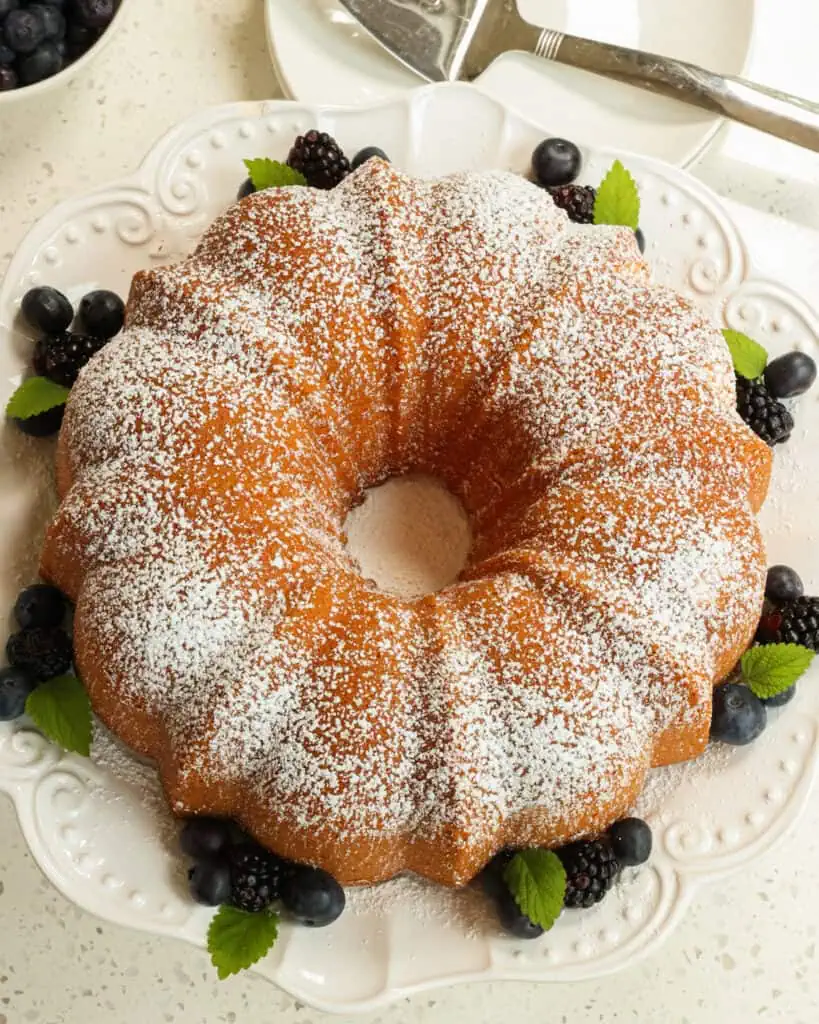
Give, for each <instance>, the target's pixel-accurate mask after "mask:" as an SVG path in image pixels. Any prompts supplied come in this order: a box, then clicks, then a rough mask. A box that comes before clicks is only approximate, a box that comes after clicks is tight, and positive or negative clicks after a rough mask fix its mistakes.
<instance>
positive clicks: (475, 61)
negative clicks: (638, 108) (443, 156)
mask: <svg viewBox="0 0 819 1024" xmlns="http://www.w3.org/2000/svg"><path fill="white" fill-rule="evenodd" d="M341 3H342V5H343V6H344V7H345V8H346V9H347V10H348V11H349V12H350V13H351V14H352V15H353V17H355V18H356V20H357V21H359V22H360V23H361V25H362V26H363V28H365V29H366V30H367V32H369V33H370V35H372V36H373V37H374V38H375V39H376V40H377V41H378V42H379V43H381V45H382V46H384V47H386V49H388V50H389V51H390V53H392V54H393V55H394V56H395V57H396V58H397V59H398V60H400V61H401V62H402V63H403V64H406V65H407V66H408V67H409V68H411V69H412V70H413V71H415V72H416V73H417V74H419V75H421V76H422V77H423V78H426V79H427V80H428V81H430V82H454V81H458V80H465V81H471V80H472V79H473V78H475V77H477V76H478V75H479V74H480V73H481V72H482V71H485V70H486V68H488V67H489V65H490V64H491V63H492V62H493V61H494V60H495V58H496V57H499V56H500V55H501V54H502V53H506V52H508V51H510V50H518V51H524V52H526V53H533V54H536V55H537V56H538V57H543V58H545V59H546V60H552V61H556V62H558V63H559V64H567V65H569V66H571V67H575V68H582V69H583V70H585V71H591V72H594V74H597V75H602V76H604V77H605V78H614V79H617V80H618V81H621V82H627V83H628V84H629V85H635V86H637V87H639V88H641V89H646V90H648V91H649V92H654V93H659V94H660V95H662V96H670V97H672V98H673V99H676V100H681V101H682V102H683V103H688V104H691V105H693V106H696V107H701V108H703V109H704V110H709V111H711V112H713V113H716V114H720V115H722V116H723V117H727V118H730V119H731V120H733V121H738V122H740V123H741V124H747V125H750V126H751V127H752V128H757V129H759V130H760V131H763V132H767V133H768V134H770V135H776V136H778V137H779V138H781V139H787V141H788V142H794V143H796V144H797V145H798V146H804V147H805V148H806V149H811V150H814V151H815V152H819V104H817V103H812V102H810V101H808V100H805V99H800V98H799V97H798V96H790V95H788V94H787V93H784V92H779V91H778V90H776V89H769V88H767V87H766V86H762V85H755V84H754V83H753V82H748V81H746V80H745V79H743V78H736V77H734V76H731V75H718V74H715V73H714V72H712V71H706V70H705V69H704V68H700V67H697V66H696V65H695V64H688V63H686V62H685V61H680V60H674V59H673V58H670V57H661V56H658V55H657V54H654V53H646V52H645V51H643V50H632V49H629V48H627V47H625V46H613V45H611V44H610V43H598V42H594V41H593V40H591V39H581V38H580V37H578V36H571V35H565V34H564V33H563V32H556V31H554V30H553V29H548V28H538V27H537V26H535V25H531V24H530V23H529V22H528V21H525V20H524V19H523V18H522V17H521V16H520V14H519V13H518V9H517V4H516V2H515V0H341Z"/></svg>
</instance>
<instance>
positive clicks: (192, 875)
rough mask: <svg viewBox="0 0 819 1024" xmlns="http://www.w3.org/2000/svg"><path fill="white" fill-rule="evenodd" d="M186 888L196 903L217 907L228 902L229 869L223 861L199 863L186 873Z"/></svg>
mask: <svg viewBox="0 0 819 1024" xmlns="http://www.w3.org/2000/svg"><path fill="white" fill-rule="evenodd" d="M188 887H189V888H190V893H191V896H193V898H194V899H195V900H196V902H197V903H204V904H205V906H206V907H218V906H219V905H220V904H222V903H228V902H229V900H230V867H229V866H228V864H227V863H226V862H225V861H220V860H204V861H200V862H199V863H198V864H194V866H193V867H192V868H191V869H190V870H189V871H188Z"/></svg>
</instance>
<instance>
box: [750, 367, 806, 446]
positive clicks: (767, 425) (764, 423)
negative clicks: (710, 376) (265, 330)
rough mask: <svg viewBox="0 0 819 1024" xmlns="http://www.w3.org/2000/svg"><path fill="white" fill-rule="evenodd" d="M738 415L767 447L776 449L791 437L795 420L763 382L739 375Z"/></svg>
mask: <svg viewBox="0 0 819 1024" xmlns="http://www.w3.org/2000/svg"><path fill="white" fill-rule="evenodd" d="M736 386H737V412H738V413H739V415H740V416H741V417H742V419H743V420H744V421H745V423H747V424H748V426H749V427H750V428H751V430H753V432H754V433H755V434H756V435H757V437H760V438H761V439H762V440H763V441H764V442H765V443H766V444H768V445H770V446H771V447H773V446H774V445H776V444H782V442H784V441H787V440H788V438H789V437H790V436H791V431H792V430H793V417H792V416H791V414H790V413H789V412H788V410H787V409H786V408H785V406H784V405H782V403H781V402H778V401H777V400H776V399H775V398H774V397H773V395H771V394H770V392H769V391H768V389H767V387H766V386H765V382H764V381H763V380H761V379H760V380H748V379H747V378H746V377H741V376H740V375H739V374H737V375H736Z"/></svg>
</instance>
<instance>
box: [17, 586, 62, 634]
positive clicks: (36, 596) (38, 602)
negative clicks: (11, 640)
mask: <svg viewBox="0 0 819 1024" xmlns="http://www.w3.org/2000/svg"><path fill="white" fill-rule="evenodd" d="M14 617H15V619H17V622H18V623H19V625H20V629H34V628H35V627H36V626H45V627H46V628H50V627H52V626H60V625H62V621H63V619H64V618H65V598H64V597H63V595H62V593H61V592H60V591H59V590H57V588H56V587H52V586H50V585H49V584H48V583H35V584H34V585H33V586H31V587H26V589H25V590H21V591H20V593H19V595H18V597H17V601H16V602H15V604H14Z"/></svg>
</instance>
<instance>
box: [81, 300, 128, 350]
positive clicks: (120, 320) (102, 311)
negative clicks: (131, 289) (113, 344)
mask: <svg viewBox="0 0 819 1024" xmlns="http://www.w3.org/2000/svg"><path fill="white" fill-rule="evenodd" d="M80 320H82V324H83V327H84V329H85V332H86V334H90V335H91V336H92V337H93V338H113V337H114V335H115V334H119V332H120V331H121V330H122V325H123V324H124V323H125V303H124V302H123V301H122V299H121V298H120V297H119V295H117V294H115V293H114V292H109V291H105V290H104V289H100V290H99V291H95V292H89V293H88V294H87V295H86V296H85V298H84V299H83V300H82V302H81V303H80Z"/></svg>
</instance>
